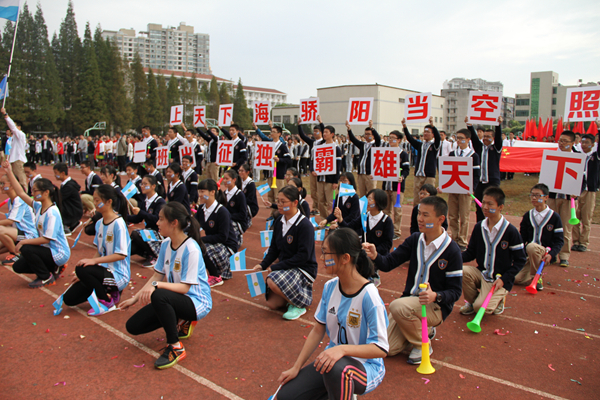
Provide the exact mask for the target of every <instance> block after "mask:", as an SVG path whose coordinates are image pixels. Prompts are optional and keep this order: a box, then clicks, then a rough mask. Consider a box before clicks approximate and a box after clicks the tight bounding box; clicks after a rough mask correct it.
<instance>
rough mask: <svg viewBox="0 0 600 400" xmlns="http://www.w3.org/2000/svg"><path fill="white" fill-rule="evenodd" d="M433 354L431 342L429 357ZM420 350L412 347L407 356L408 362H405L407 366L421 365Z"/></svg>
mask: <svg viewBox="0 0 600 400" xmlns="http://www.w3.org/2000/svg"><path fill="white" fill-rule="evenodd" d="M432 353H433V347H432V346H431V342H429V355H431V354H432ZM421 356H422V354H421V348H420V347H419V348H416V347H413V349H412V350H411V351H410V355H409V356H408V360H407V361H406V362H407V363H409V364H412V365H417V364H421Z"/></svg>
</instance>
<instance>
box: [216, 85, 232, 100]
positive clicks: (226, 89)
mask: <svg viewBox="0 0 600 400" xmlns="http://www.w3.org/2000/svg"><path fill="white" fill-rule="evenodd" d="M229 93H231V86H230V85H229V84H228V83H222V84H221V87H220V88H219V102H220V103H221V104H231V96H230V95H229Z"/></svg>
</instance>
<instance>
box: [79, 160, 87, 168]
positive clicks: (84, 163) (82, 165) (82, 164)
mask: <svg viewBox="0 0 600 400" xmlns="http://www.w3.org/2000/svg"><path fill="white" fill-rule="evenodd" d="M79 166H80V167H88V168H89V167H90V162H89V161H87V160H85V161H82V162H80V163H79Z"/></svg>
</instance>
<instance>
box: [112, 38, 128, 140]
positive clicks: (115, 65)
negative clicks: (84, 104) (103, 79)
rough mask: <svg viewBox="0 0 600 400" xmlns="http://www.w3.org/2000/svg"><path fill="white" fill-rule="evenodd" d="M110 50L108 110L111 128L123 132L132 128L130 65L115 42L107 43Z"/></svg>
mask: <svg viewBox="0 0 600 400" xmlns="http://www.w3.org/2000/svg"><path fill="white" fill-rule="evenodd" d="M106 45H107V48H108V64H109V65H110V72H111V73H110V76H109V77H108V78H107V79H108V82H107V83H108V85H107V92H108V93H107V103H106V106H107V109H108V115H109V121H110V126H111V127H112V128H113V130H114V131H117V132H121V131H125V130H127V129H130V128H131V127H132V118H133V114H132V110H131V96H130V95H129V93H131V92H133V91H132V90H130V86H131V85H130V80H129V79H127V77H128V76H129V75H130V73H131V71H130V70H129V67H128V63H127V62H125V61H124V60H123V59H122V58H121V56H120V54H119V49H118V48H117V45H116V43H114V42H113V41H110V40H109V41H107V42H106Z"/></svg>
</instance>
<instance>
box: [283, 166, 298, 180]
mask: <svg viewBox="0 0 600 400" xmlns="http://www.w3.org/2000/svg"><path fill="white" fill-rule="evenodd" d="M285 172H291V173H292V176H293V177H294V178H298V177H299V176H300V174H299V173H298V170H297V169H296V167H289V168H288V169H286V170H285Z"/></svg>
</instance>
